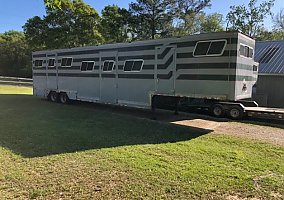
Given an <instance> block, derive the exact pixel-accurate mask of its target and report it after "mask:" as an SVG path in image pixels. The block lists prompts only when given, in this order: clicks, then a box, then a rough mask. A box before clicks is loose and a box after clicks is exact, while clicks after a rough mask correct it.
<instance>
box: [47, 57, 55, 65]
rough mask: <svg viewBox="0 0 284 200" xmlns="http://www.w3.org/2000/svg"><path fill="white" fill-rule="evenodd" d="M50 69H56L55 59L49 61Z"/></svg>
mask: <svg viewBox="0 0 284 200" xmlns="http://www.w3.org/2000/svg"><path fill="white" fill-rule="evenodd" d="M48 67H55V59H54V58H50V59H49V60H48Z"/></svg>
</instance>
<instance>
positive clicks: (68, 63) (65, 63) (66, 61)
mask: <svg viewBox="0 0 284 200" xmlns="http://www.w3.org/2000/svg"><path fill="white" fill-rule="evenodd" d="M71 65H72V58H62V59H61V67H71Z"/></svg>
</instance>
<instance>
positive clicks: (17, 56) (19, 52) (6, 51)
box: [0, 31, 31, 77]
mask: <svg viewBox="0 0 284 200" xmlns="http://www.w3.org/2000/svg"><path fill="white" fill-rule="evenodd" d="M0 74H1V75H4V76H17V77H31V50H30V48H29V46H28V43H27V41H26V39H25V35H24V33H22V32H18V31H8V32H5V33H3V34H0Z"/></svg>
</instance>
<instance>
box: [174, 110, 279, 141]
mask: <svg viewBox="0 0 284 200" xmlns="http://www.w3.org/2000/svg"><path fill="white" fill-rule="evenodd" d="M179 118H181V119H179ZM186 118H188V119H186ZM171 123H174V124H179V125H184V126H191V127H197V128H203V129H209V130H212V132H211V134H224V135H234V136H238V137H246V138H249V139H256V140H261V141H263V142H268V143H271V144H275V145H280V146H284V121H283V123H282V122H278V123H277V124H274V123H263V122H257V121H247V120H245V121H242V122H234V121H230V120H227V119H221V120H220V119H216V118H213V117H209V116H208V117H207V116H201V115H191V114H189V115H186V114H185V115H183V117H181V116H180V117H177V119H173V120H172V121H171Z"/></svg>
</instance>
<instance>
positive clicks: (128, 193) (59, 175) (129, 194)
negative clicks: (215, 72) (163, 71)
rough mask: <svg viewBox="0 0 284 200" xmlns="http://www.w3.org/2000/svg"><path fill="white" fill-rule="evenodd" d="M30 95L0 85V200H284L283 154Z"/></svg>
mask: <svg viewBox="0 0 284 200" xmlns="http://www.w3.org/2000/svg"><path fill="white" fill-rule="evenodd" d="M31 93H32V91H31V89H30V88H19V87H15V86H0V110H1V112H0V127H1V129H0V199H1V198H3V199H17V198H18V199H29V198H30V199H60V198H61V199H209V198H213V199H222V198H223V199H226V198H229V197H230V196H239V197H240V198H241V197H242V198H245V197H248V198H252V197H259V198H263V199H283V198H284V147H279V146H273V145H271V144H265V143H262V142H257V141H254V140H248V139H241V138H237V137H232V136H222V135H212V134H210V132H209V131H208V130H205V129H197V128H191V127H186V126H178V125H174V124H171V123H167V122H159V121H151V120H149V119H143V118H139V117H137V116H135V115H129V114H123V113H119V112H112V111H111V108H108V109H101V108H98V106H96V105H94V106H92V105H84V104H83V105H82V104H73V105H61V104H56V103H51V102H48V101H46V100H42V99H39V98H36V97H33V96H32V95H31ZM137 112H138V111H137Z"/></svg>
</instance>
